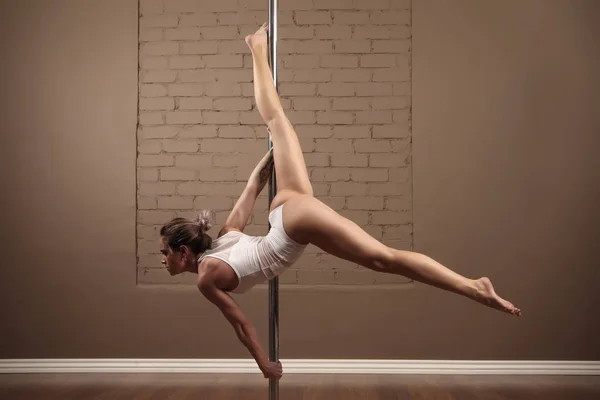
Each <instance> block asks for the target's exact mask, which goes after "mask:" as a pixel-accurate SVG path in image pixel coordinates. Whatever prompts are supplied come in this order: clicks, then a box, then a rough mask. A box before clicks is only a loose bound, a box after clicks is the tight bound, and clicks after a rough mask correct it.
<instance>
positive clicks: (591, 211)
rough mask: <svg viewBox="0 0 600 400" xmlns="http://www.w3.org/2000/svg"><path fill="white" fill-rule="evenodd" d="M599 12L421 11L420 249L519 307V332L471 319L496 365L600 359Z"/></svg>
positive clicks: (429, 3) (517, 8) (483, 317)
mask: <svg viewBox="0 0 600 400" xmlns="http://www.w3.org/2000/svg"><path fill="white" fill-rule="evenodd" d="M482 3H484V4H482ZM599 17H600V3H598V2H595V1H569V2H567V1H558V2H547V1H543V0H528V1H502V2H500V1H488V2H479V1H477V0H460V1H453V2H444V1H434V0H425V1H418V2H414V8H413V23H414V37H413V46H414V52H413V75H412V78H413V151H414V154H413V160H414V204H415V206H414V224H415V232H414V240H415V248H416V249H418V250H419V251H422V252H425V253H428V254H431V255H432V256H434V257H437V258H439V259H441V260H444V261H445V262H447V263H448V265H449V266H451V267H452V268H455V269H456V270H457V271H460V272H462V273H464V274H466V275H469V276H480V275H487V276H489V277H490V278H492V280H493V281H494V282H495V283H496V287H497V289H498V292H499V293H500V294H502V293H503V294H505V295H506V296H507V297H508V298H510V299H513V300H514V301H515V302H516V303H517V304H518V305H519V306H520V307H522V309H523V310H524V318H522V320H521V321H519V323H518V325H516V326H510V325H506V322H505V321H501V320H498V319H497V318H496V317H495V316H494V315H492V314H487V313H484V312H483V311H482V310H477V311H475V310H473V312H469V313H468V316H465V318H472V317H475V318H477V319H478V323H477V324H476V325H471V329H484V330H488V329H489V330H490V332H494V333H495V338H494V339H493V340H492V343H490V344H491V345H493V346H494V347H495V350H493V351H494V352H498V354H499V356H502V354H503V352H504V355H506V356H507V354H508V353H510V352H511V351H510V350H509V347H515V346H516V347H520V348H522V350H521V352H522V353H521V354H528V353H529V354H531V355H534V354H544V355H550V354H554V355H555V356H554V357H558V356H567V357H575V358H591V359H598V357H599V356H600V343H599V338H600V314H599V313H597V312H595V311H594V309H595V308H596V306H597V305H598V304H599V303H600V295H599V294H598V290H597V288H598V282H599V280H600V268H598V267H599V266H600V264H599V261H598V259H599V258H598V256H599V255H600V251H599V250H598V249H599V247H598V243H599V240H600V224H599V222H600V212H599V211H598V200H599V198H600V159H599V158H598V149H600V116H599V115H598V110H600V95H599V91H598V89H599V88H600V86H599V84H598V83H599V81H598V71H600V47H599V46H598V38H599V37H600V25H598V21H599V19H598V18H599ZM449 303H450V304H451V305H453V306H456V307H459V305H460V304H461V302H460V301H459V300H456V299H452V300H449ZM492 329H493V330H492ZM526 342H527V343H528V344H527V349H525V343H526ZM541 349H546V350H541ZM538 352H539V353H538ZM509 357H510V356H509Z"/></svg>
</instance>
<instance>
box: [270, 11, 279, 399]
mask: <svg viewBox="0 0 600 400" xmlns="http://www.w3.org/2000/svg"><path fill="white" fill-rule="evenodd" d="M277 3H278V0H269V31H268V39H269V58H270V60H271V71H272V73H273V82H274V83H275V90H276V91H278V84H277V9H278V7H277V6H278V4H277ZM268 146H269V147H268V148H269V150H270V149H271V148H272V146H273V143H272V142H271V137H270V136H269V139H268ZM275 172H276V171H275V168H273V172H272V174H271V180H270V181H269V209H270V208H271V203H272V202H273V198H274V197H275V194H276V193H277V182H276V179H275ZM269 229H271V227H270V226H269ZM269 360H271V361H272V362H277V361H279V278H278V277H275V278H274V279H272V280H270V281H269ZM269 400H279V381H278V380H276V379H269Z"/></svg>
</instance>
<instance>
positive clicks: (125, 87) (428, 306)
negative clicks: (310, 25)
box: [0, 0, 600, 359]
mask: <svg viewBox="0 0 600 400" xmlns="http://www.w3.org/2000/svg"><path fill="white" fill-rule="evenodd" d="M220 3H223V4H224V3H225V2H220ZM370 3H371V4H375V3H377V4H380V3H379V2H370ZM384 3H387V2H384ZM400 3H402V2H391V3H390V4H392V5H396V4H400ZM244 4H245V3H244ZM445 4H446V3H445V2H442V1H436V2H432V1H420V2H416V3H415V7H414V10H413V14H412V26H413V29H412V32H413V37H414V38H413V53H412V56H413V83H412V86H413V93H414V95H413V99H414V108H413V113H414V118H413V124H414V154H413V165H415V170H414V181H413V185H414V205H415V206H414V215H415V246H416V248H417V250H419V251H424V252H427V253H428V254H431V255H433V256H434V257H436V258H438V259H440V260H441V261H443V262H446V263H447V264H448V265H450V266H452V267H453V268H456V269H457V270H459V271H460V272H463V273H466V274H469V275H480V274H486V275H488V276H490V277H492V278H493V279H494V281H495V282H496V284H497V287H498V290H499V292H500V293H502V294H506V295H507V297H510V298H511V299H513V300H514V301H515V302H516V303H517V304H518V305H519V306H521V307H522V308H523V309H524V311H525V317H524V318H522V319H516V318H510V317H507V316H505V315H503V314H500V313H496V312H492V311H489V310H487V309H485V308H483V307H480V306H479V305H476V304H471V303H469V302H467V301H466V300H464V299H461V298H457V297H455V296H452V295H450V294H447V293H444V292H439V291H436V290H434V289H431V288H428V287H425V286H423V285H412V284H406V285H404V286H403V289H394V290H387V289H378V288H374V287H369V286H364V285H363V286H361V287H359V288H337V289H334V288H314V289H292V288H289V285H287V286H286V289H284V290H282V293H281V337H280V340H281V357H283V358H392V359H398V358H422V359H427V358H434V359H440V358H441V359H452V358H456V359H481V358H484V359H488V358H492V359H599V358H600V354H599V353H598V351H599V350H598V349H599V348H600V346H599V345H598V340H597V337H600V335H599V334H598V333H599V332H598V331H599V323H598V317H595V315H594V310H593V306H594V305H595V304H597V303H598V295H597V294H596V293H597V292H595V291H594V288H595V286H594V285H595V282H597V281H598V279H597V278H598V272H597V271H598V269H597V268H595V267H596V265H597V261H596V259H597V257H595V256H596V255H597V251H596V250H595V248H596V247H595V243H596V240H594V239H596V238H598V228H597V226H598V224H597V223H595V222H597V221H598V213H597V211H596V209H595V207H594V203H593V201H594V199H595V198H597V197H598V196H597V194H598V186H597V184H598V176H597V175H595V176H594V173H596V174H597V171H599V169H598V166H597V161H596V159H595V158H594V153H593V149H594V148H597V147H598V143H597V137H593V135H592V133H593V132H597V131H598V122H597V121H598V119H597V117H595V116H594V115H592V112H593V110H595V109H597V108H598V107H597V105H598V97H597V96H598V95H597V93H598V91H597V89H596V88H595V87H597V78H595V77H594V76H592V73H593V71H597V70H598V60H599V59H600V58H599V57H598V54H597V50H596V49H595V47H594V46H593V43H594V41H593V39H592V38H593V37H594V33H596V32H593V31H592V29H593V28H594V23H595V22H594V21H595V20H596V19H595V17H594V14H593V12H597V7H592V6H593V5H594V4H595V3H593V2H569V3H566V2H565V3H558V4H554V5H553V6H548V5H547V4H546V3H541V2H533V1H528V2H526V3H522V2H518V3H517V2H515V3H510V4H508V3H497V4H496V3H493V4H496V5H495V6H492V5H490V4H492V3H488V5H487V6H481V5H480V4H481V3H479V2H475V1H472V2H466V1H463V2H462V3H461V4H458V3H457V6H456V7H452V8H448V7H447V6H446V5H445ZM0 7H1V8H0V26H1V27H2V28H3V32H5V34H3V35H2V54H3V55H4V57H5V60H4V62H3V63H1V64H0V68H2V70H1V73H0V76H1V77H2V80H3V88H4V89H3V91H2V100H3V101H2V104H3V107H2V109H1V110H2V111H1V113H2V122H3V123H2V137H3V138H5V140H4V142H3V146H2V154H1V157H0V159H1V160H2V178H3V179H2V183H3V184H4V187H5V188H6V189H5V191H4V192H3V194H4V204H5V208H4V210H5V212H4V219H3V221H4V223H3V224H2V228H1V232H2V239H3V240H2V243H3V247H2V249H3V250H4V251H3V256H4V257H3V263H4V265H3V267H2V268H0V282H2V290H0V302H1V303H0V304H1V306H0V318H1V320H2V324H0V336H1V339H2V340H0V357H2V358H13V357H17V358H28V357H33V358H44V357H84V358H85V357H119V358H121V357H123V358H127V357H192V358H196V357H207V358H229V357H248V354H247V352H246V350H245V349H244V348H243V347H242V346H241V345H240V344H239V343H238V342H237V340H236V338H235V334H234V333H233V331H232V330H231V328H230V327H229V326H228V324H227V322H226V321H225V320H224V318H222V317H221V316H220V315H219V313H218V312H217V310H216V309H214V307H213V306H211V305H209V304H208V302H206V301H203V300H202V298H201V297H200V295H199V294H198V293H197V291H195V290H194V289H193V288H192V287H190V286H188V285H144V286H139V285H138V284H137V283H136V280H137V278H139V276H138V275H137V273H136V251H135V249H136V223H135V221H136V200H137V199H136V193H137V190H136V176H137V172H136V169H137V167H138V164H137V162H138V161H139V158H138V157H137V155H136V151H135V150H136V115H137V102H138V52H137V49H138V30H137V29H138V10H137V2H136V1H134V0H128V1H123V0H118V1H117V0H113V1H103V2H93V1H88V2H83V1H78V0H77V1H76V0H59V1H54V2H52V3H50V2H46V1H41V0H37V1H34V0H28V1H20V2H13V1H7V0H5V1H1V2H0ZM299 11H302V10H299ZM357 12H360V11H357ZM596 15H597V14H596ZM532 21H533V23H532ZM509 22H510V23H509ZM507 26H510V29H508V28H507ZM315 32H316V31H315ZM315 34H316V33H315ZM528 34H529V35H528ZM596 36H597V35H596ZM513 39H520V40H519V41H513ZM515 43H516V44H515ZM320 69H321V68H319V70H314V72H315V74H318V73H319V72H318V71H320ZM140 76H142V77H143V76H144V75H143V71H142V73H141V74H140ZM548 82H550V84H549V83H548ZM241 83H242V84H244V83H247V82H241ZM594 85H596V86H594ZM490 92H491V93H492V94H494V95H492V96H490ZM373 98H375V96H373ZM213 104H214V103H213ZM288 104H290V105H291V106H293V104H294V102H293V100H292V101H291V103H288ZM330 104H331V105H332V107H333V103H330ZM167 111H168V110H167ZM346 111H351V110H346ZM145 112H146V111H143V113H145ZM594 124H595V125H594ZM334 129H335V128H334ZM218 132H219V131H218ZM255 132H256V131H255ZM483 139H485V140H483ZM594 144H595V145H596V146H595V147H594ZM256 155H257V156H258V155H259V154H258V150H257V154H256ZM594 164H596V165H594ZM486 202H487V203H488V204H487V205H486V204H485V203H486ZM428 218H429V219H428ZM490 227H493V229H491V228H490ZM237 299H238V301H239V302H240V304H241V306H242V307H243V309H244V310H245V311H246V312H247V313H248V316H249V317H250V318H251V319H252V320H253V321H254V322H255V323H256V326H257V330H258V333H259V334H260V336H261V339H262V341H263V344H264V345H265V346H266V340H267V313H266V310H267V293H266V290H264V289H258V290H256V291H254V292H253V293H250V294H248V295H245V296H238V297H237ZM596 314H597V313H596ZM340 338H344V339H346V343H344V341H342V340H340Z"/></svg>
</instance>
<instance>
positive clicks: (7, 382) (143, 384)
mask: <svg viewBox="0 0 600 400" xmlns="http://www.w3.org/2000/svg"><path fill="white" fill-rule="evenodd" d="M279 387H280V394H279V398H280V399H281V400H300V399H302V400H333V399H343V400H354V399H365V400H367V399H368V400H392V399H394V400H395V399H428V400H434V399H444V400H454V399H456V400H480V399H481V400H482V399H487V400H500V399H511V400H530V399H531V400H536V399H540V400H542V399H543V400H558V399H561V400H562V399H564V400H598V399H600V376H588V377H583V376H479V375H463V376H449V375H436V376H430V375H298V374H288V375H285V376H284V377H283V378H282V380H281V381H280V386H279ZM0 399H2V400H4V399H6V400H55V399H64V400H83V399H94V400H108V399H110V400H119V399H122V400H159V399H160V400H167V399H168V400H188V399H189V400H192V399H194V400H200V399H210V400H225V399H232V400H233V399H235V400H258V399H260V400H266V399H268V381H267V380H265V379H264V378H262V376H260V375H241V374H240V375H234V374H227V375H210V374H206V375H194V374H179V375H174V374H56V375H51V374H43V375H42V374H23V375H20V374H19V375H6V374H0Z"/></svg>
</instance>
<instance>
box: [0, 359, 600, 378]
mask: <svg viewBox="0 0 600 400" xmlns="http://www.w3.org/2000/svg"><path fill="white" fill-rule="evenodd" d="M281 363H282V364H283V370H284V373H286V374H406V375H414V374H426V375H439V374H443V375H600V361H460V360H458V361H454V360H356V359H353V360H304V359H290V360H286V359H282V360H281ZM0 373H2V374H26V373H53V374H54V373H198V374H208V373H218V374H229V373H244V374H246V373H260V371H259V369H258V367H257V366H256V363H255V362H254V360H251V359H4V360H0Z"/></svg>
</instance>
